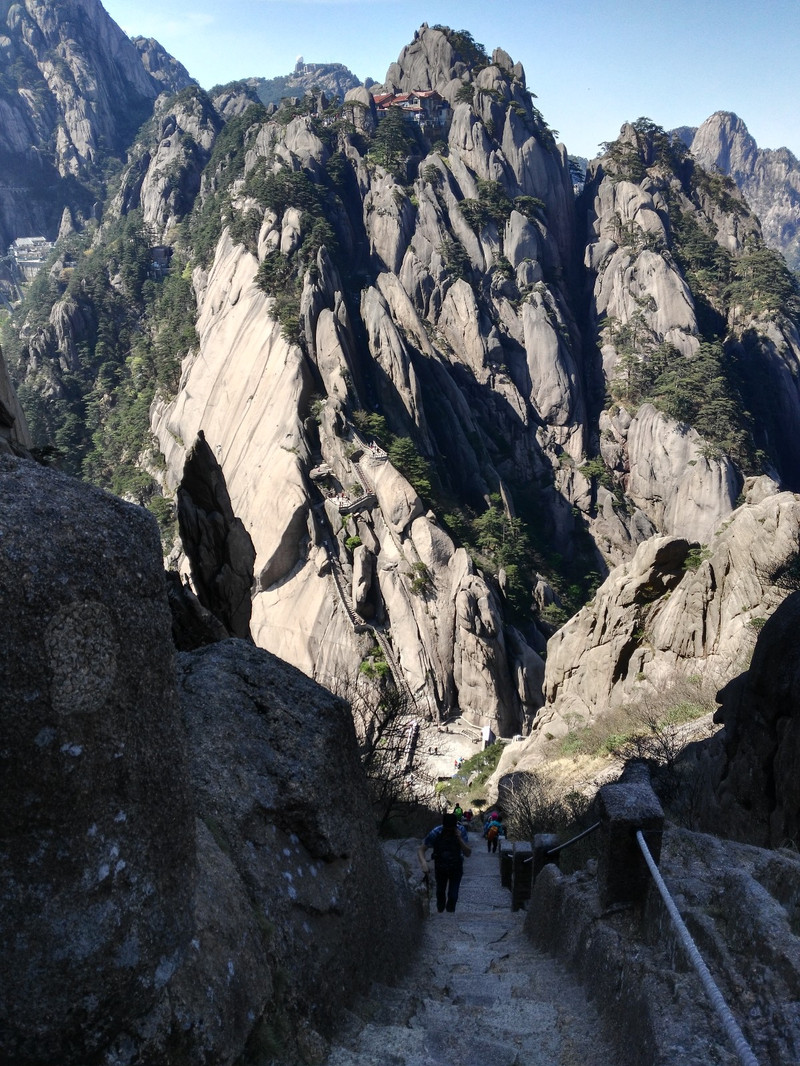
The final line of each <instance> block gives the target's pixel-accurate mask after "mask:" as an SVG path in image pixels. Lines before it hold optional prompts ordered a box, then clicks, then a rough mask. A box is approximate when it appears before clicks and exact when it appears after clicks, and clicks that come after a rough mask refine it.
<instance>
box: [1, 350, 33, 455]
mask: <svg viewBox="0 0 800 1066" xmlns="http://www.w3.org/2000/svg"><path fill="white" fill-rule="evenodd" d="M32 444H33V441H32V440H31V435H30V433H29V431H28V426H27V424H26V422H25V415H24V414H23V412H22V408H21V407H20V404H19V400H18V398H17V393H16V391H15V389H14V386H13V385H12V384H11V378H10V377H9V376H8V369H7V368H6V361H5V359H4V358H3V352H2V350H0V452H12V453H15V454H21V449H25V450H27V449H29V448H30V447H31V446H32Z"/></svg>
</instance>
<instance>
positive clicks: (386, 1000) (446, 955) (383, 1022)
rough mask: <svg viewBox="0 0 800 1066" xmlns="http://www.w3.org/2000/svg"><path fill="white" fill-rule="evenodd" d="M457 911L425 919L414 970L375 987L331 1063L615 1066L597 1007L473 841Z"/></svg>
mask: <svg viewBox="0 0 800 1066" xmlns="http://www.w3.org/2000/svg"><path fill="white" fill-rule="evenodd" d="M470 842H471V843H472V845H473V851H472V855H471V857H470V858H469V859H466V860H465V862H464V879H463V881H462V882H461V893H460V897H459V901H458V907H457V910H456V913H455V914H448V913H447V912H444V913H443V914H438V913H436V908H435V900H434V906H433V912H432V914H431V916H430V917H429V918H428V919H427V920H426V922H425V928H424V931H423V936H422V946H421V950H420V953H419V956H418V958H417V960H416V962H415V964H414V965H413V966H412V967H411V968H410V969H409V971H408V972H407V973H406V974H404V975H403V976H402V978H401V979H400V980H399V982H398V984H397V985H393V986H389V985H374V986H373V988H372V991H371V993H370V995H369V997H367V998H365V999H364V1000H363V1001H362V1002H361V1004H360V1005H358V1006H357V1007H356V1009H355V1011H353V1012H352V1013H351V1014H350V1016H349V1019H348V1022H347V1024H346V1026H345V1028H344V1030H343V1031H342V1032H341V1033H340V1036H339V1043H338V1045H337V1046H336V1047H334V1049H333V1050H332V1052H331V1054H330V1055H329V1057H328V1059H327V1066H372V1064H375V1066H545V1064H547V1066H612V1064H613V1063H615V1062H616V1061H617V1058H618V1056H617V1055H616V1054H615V1052H614V1051H613V1049H611V1048H610V1047H609V1045H608V1044H607V1043H606V1042H605V1041H604V1040H603V1039H602V1036H601V1033H600V1027H599V1023H598V1020H597V1015H596V1012H595V1010H594V1007H593V1006H592V1005H591V1004H590V1003H589V1002H588V1001H587V997H586V994H585V992H584V990H583V989H582V987H581V986H580V985H578V984H577V983H576V982H575V981H574V980H573V979H572V978H571V976H570V975H569V974H567V973H566V972H565V971H564V970H563V969H562V968H561V967H560V966H559V964H558V962H557V961H555V960H553V959H551V958H549V957H547V956H545V955H542V954H541V953H540V952H538V951H537V950H536V949H535V948H534V946H533V945H532V944H531V942H530V940H529V939H528V937H527V936H526V934H525V932H524V931H523V922H524V920H525V912H524V911H518V912H516V913H512V911H511V906H510V900H511V894H510V892H509V891H508V890H507V889H505V888H503V887H502V886H501V884H500V871H499V863H498V856H497V855H488V854H487V853H486V846H485V843H484V841H483V840H481V839H480V837H477V836H476V835H475V834H473V835H472V836H471V839H470Z"/></svg>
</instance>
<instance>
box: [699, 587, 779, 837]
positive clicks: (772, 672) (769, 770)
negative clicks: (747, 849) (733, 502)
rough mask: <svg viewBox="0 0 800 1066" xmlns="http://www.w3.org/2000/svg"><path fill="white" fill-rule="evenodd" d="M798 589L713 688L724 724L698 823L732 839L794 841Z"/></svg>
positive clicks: (719, 717) (719, 715) (719, 716)
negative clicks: (734, 669)
mask: <svg viewBox="0 0 800 1066" xmlns="http://www.w3.org/2000/svg"><path fill="white" fill-rule="evenodd" d="M799 627H800V592H795V593H793V594H792V595H791V596H789V598H788V599H786V600H785V601H784V602H783V603H782V604H781V605H780V607H778V609H777V610H776V611H775V613H774V614H773V616H772V617H771V618H770V619H769V620H768V621H767V623H766V625H765V626H764V628H763V629H762V631H761V633H760V634H759V637H758V642H757V643H756V648H755V651H754V652H753V659H752V662H751V664H750V669H749V670H748V671H747V672H746V673H744V674H740V675H739V676H738V677H736V678H734V680H733V681H731V682H730V683H729V684H728V685H726V686H725V688H724V689H723V690H722V691H721V692H720V694H719V696H718V699H719V700H720V702H721V704H722V706H721V707H720V710H719V711H718V712H717V714H716V716H715V720H717V721H721V722H724V723H725V730H724V732H723V735H722V741H723V742H724V747H725V752H724V756H723V757H722V759H721V760H720V761H719V763H718V770H717V778H718V780H717V782H716V788H715V791H716V796H715V797H714V801H712V802H711V803H709V805H707V807H706V818H705V821H706V823H707V824H708V825H709V826H711V824H712V823H713V824H715V827H716V829H717V831H722V832H724V833H726V834H729V835H730V836H734V837H737V838H738V839H740V840H746V841H750V842H751V843H754V844H761V845H765V846H769V847H783V846H793V847H796V845H797V841H798V840H799V839H800V778H798V773H797V767H798V764H799V763H800V642H798V632H800V628H799Z"/></svg>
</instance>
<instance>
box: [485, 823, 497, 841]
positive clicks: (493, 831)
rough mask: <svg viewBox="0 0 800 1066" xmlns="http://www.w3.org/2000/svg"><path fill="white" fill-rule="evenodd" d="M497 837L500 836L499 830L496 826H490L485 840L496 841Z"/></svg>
mask: <svg viewBox="0 0 800 1066" xmlns="http://www.w3.org/2000/svg"><path fill="white" fill-rule="evenodd" d="M499 836H500V830H499V829H498V828H497V826H496V825H490V826H489V832H488V833H487V834H486V839H487V840H497V838H498V837H499Z"/></svg>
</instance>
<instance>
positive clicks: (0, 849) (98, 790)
mask: <svg viewBox="0 0 800 1066" xmlns="http://www.w3.org/2000/svg"><path fill="white" fill-rule="evenodd" d="M0 497H2V500H3V506H2V508H0V615H1V616H2V619H3V636H2V640H0V777H2V781H3V787H2V789H1V790H0V866H1V868H2V871H3V872H2V879H3V884H2V893H0V929H2V944H3V948H2V964H1V965H0V973H2V975H3V976H2V978H1V979H0V980H1V981H2V985H3V986H4V987H3V989H2V994H0V1058H2V1059H3V1061H5V1062H34V1061H35V1062H37V1063H42V1064H44V1063H58V1064H66V1063H70V1062H86V1061H88V1060H90V1059H91V1057H92V1056H93V1055H95V1054H96V1053H97V1052H98V1051H99V1050H100V1049H101V1048H103V1047H104V1046H106V1045H107V1044H108V1043H109V1042H110V1041H111V1040H112V1039H113V1038H114V1036H115V1035H116V1034H117V1033H119V1032H120V1031H121V1030H124V1029H125V1028H126V1027H127V1026H129V1025H130V1024H131V1023H132V1021H133V1020H134V1019H135V1018H137V1017H139V1016H142V1015H144V1014H147V1013H148V1012H149V1011H151V1010H153V1009H154V1007H155V1006H156V1003H157V1001H158V1000H159V998H160V997H161V995H162V993H163V989H164V987H165V985H166V984H167V982H168V981H169V979H170V978H171V976H172V975H173V974H174V972H175V971H176V970H177V969H178V967H179V965H180V964H181V961H182V959H183V958H184V957H185V952H186V950H187V948H188V946H189V943H190V941H191V937H192V933H191V900H192V894H193V891H194V880H195V866H196V863H195V843H194V817H193V814H192V810H191V798H190V795H189V779H188V772H187V771H188V764H187V760H186V742H185V736H184V733H183V729H182V726H181V723H180V718H179V714H178V703H177V696H176V689H175V681H174V673H173V665H172V651H171V647H170V643H171V642H170V616H169V611H168V609H167V606H166V600H165V592H164V573H163V567H162V565H161V557H160V555H161V553H160V544H159V536H158V530H157V528H156V526H155V524H154V522H153V520H152V518H151V517H150V516H149V515H147V513H146V512H145V511H143V510H141V509H140V508H138V507H133V506H131V505H129V504H126V503H123V502H122V501H121V500H118V499H116V498H114V497H112V496H109V495H107V494H105V493H102V492H99V491H95V490H92V489H88V488H87V487H86V486H85V485H81V484H80V483H78V482H76V481H72V480H71V479H69V478H66V477H62V476H60V475H58V474H54V473H52V472H50V471H48V470H45V469H44V468H42V467H39V466H37V465H36V464H34V463H32V462H29V461H25V460H19V459H13V458H11V457H9V456H0Z"/></svg>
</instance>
